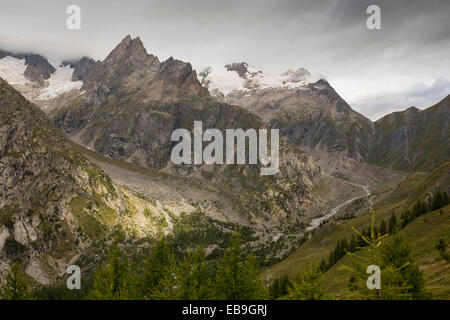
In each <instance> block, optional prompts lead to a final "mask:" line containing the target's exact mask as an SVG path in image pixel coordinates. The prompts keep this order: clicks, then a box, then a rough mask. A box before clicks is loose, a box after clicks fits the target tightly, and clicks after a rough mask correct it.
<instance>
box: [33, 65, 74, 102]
mask: <svg viewBox="0 0 450 320" xmlns="http://www.w3.org/2000/svg"><path fill="white" fill-rule="evenodd" d="M72 74H73V69H71V68H70V67H69V66H66V67H58V68H56V71H55V72H54V73H53V74H52V75H51V77H50V78H49V79H48V80H47V81H48V83H49V85H48V87H47V88H44V89H43V90H42V91H41V94H40V95H39V97H38V98H37V100H48V99H52V98H56V97H57V96H59V95H60V94H62V93H64V92H68V91H71V90H73V89H80V88H81V87H82V86H83V81H72Z"/></svg>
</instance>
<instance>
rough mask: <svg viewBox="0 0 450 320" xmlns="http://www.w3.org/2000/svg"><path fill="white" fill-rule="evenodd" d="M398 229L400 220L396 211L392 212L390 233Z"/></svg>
mask: <svg viewBox="0 0 450 320" xmlns="http://www.w3.org/2000/svg"><path fill="white" fill-rule="evenodd" d="M397 231H398V221H397V216H396V215H395V212H394V213H392V215H391V218H390V219H389V233H390V234H393V233H396V232H397Z"/></svg>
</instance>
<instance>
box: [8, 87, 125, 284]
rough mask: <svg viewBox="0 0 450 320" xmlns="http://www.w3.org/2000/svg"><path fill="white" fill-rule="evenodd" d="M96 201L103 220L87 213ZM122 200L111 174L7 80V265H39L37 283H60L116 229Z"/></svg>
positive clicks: (35, 266) (34, 268) (34, 274)
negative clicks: (72, 264) (77, 259)
mask: <svg viewBox="0 0 450 320" xmlns="http://www.w3.org/2000/svg"><path fill="white" fill-rule="evenodd" d="M93 199H96V200H95V201H97V205H98V207H99V208H101V209H98V210H97V215H95V214H94V213H92V212H89V211H88V210H85V209H84V205H83V204H84V203H87V202H89V201H94V200H93ZM119 203H120V201H119V198H118V194H117V190H116V189H115V187H114V186H113V185H112V183H111V181H110V180H109V178H108V176H106V175H105V174H104V173H103V172H102V171H101V170H100V169H99V168H98V167H97V166H95V165H93V164H92V163H90V162H89V161H88V160H86V159H85V158H84V156H82V155H80V154H78V153H76V152H75V151H73V150H72V148H71V147H70V144H69V142H68V141H67V140H66V138H65V137H64V136H63V135H62V134H61V133H59V132H58V131H57V130H56V129H55V128H54V127H53V125H52V123H51V122H50V121H49V120H47V119H46V117H45V115H44V113H43V112H42V111H41V110H40V109H39V108H38V107H37V106H35V105H33V104H31V103H30V102H28V101H27V100H26V99H25V98H24V97H22V96H21V95H20V94H19V93H18V92H17V91H15V90H14V89H13V88H12V87H11V86H9V85H8V84H7V83H6V82H5V81H4V80H2V79H0V260H2V261H3V262H6V263H11V262H12V261H17V260H19V261H20V262H21V264H22V265H24V266H25V267H26V266H28V265H30V264H31V263H34V267H33V268H31V269H29V270H35V271H36V270H37V271H36V272H37V273H35V272H31V273H29V274H30V276H32V277H35V279H36V281H39V279H40V278H39V276H37V274H38V273H39V274H41V273H44V274H46V277H45V278H46V279H47V280H48V279H54V278H55V277H56V276H57V275H58V274H59V273H60V272H61V270H59V269H58V268H59V267H63V266H64V265H65V264H66V263H68V261H70V260H71V259H72V258H73V257H74V256H76V255H77V254H78V253H79V252H80V251H81V250H82V248H83V247H85V246H87V245H88V244H89V243H91V241H93V240H95V239H96V237H97V236H99V235H100V234H102V233H106V232H108V230H109V229H110V228H111V227H112V226H113V225H114V221H115V220H116V219H117V218H118V213H119V212H120V210H121V209H120V205H119ZM102 210H103V211H102ZM106 212H108V215H107V218H106V216H103V214H106ZM92 228H94V229H92ZM97 228H98V229H97ZM36 259H37V260H36ZM36 263H37V265H36ZM37 266H39V267H37ZM57 266H59V267H57ZM27 270H28V269H27Z"/></svg>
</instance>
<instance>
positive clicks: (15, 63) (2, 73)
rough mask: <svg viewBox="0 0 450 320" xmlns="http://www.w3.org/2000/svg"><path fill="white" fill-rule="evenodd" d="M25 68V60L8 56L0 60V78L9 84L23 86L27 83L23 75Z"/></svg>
mask: <svg viewBox="0 0 450 320" xmlns="http://www.w3.org/2000/svg"><path fill="white" fill-rule="evenodd" d="M26 68H27V66H26V65H25V59H17V58H14V57H9V56H8V57H4V58H3V59H0V77H1V78H3V79H4V80H6V82H8V83H9V84H18V85H25V84H26V83H27V82H28V80H27V78H25V76H24V75H23V73H24V72H25V69H26Z"/></svg>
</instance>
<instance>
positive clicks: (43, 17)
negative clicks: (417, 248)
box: [0, 0, 450, 120]
mask: <svg viewBox="0 0 450 320" xmlns="http://www.w3.org/2000/svg"><path fill="white" fill-rule="evenodd" d="M71 4H76V5H78V6H79V7H80V8H81V14H82V16H81V30H68V29H67V28H66V20H67V18H68V16H69V15H68V14H66V8H67V7H68V6H69V5H71ZM370 4H376V5H379V6H380V8H381V27H382V29H381V30H369V29H368V28H367V27H366V20H367V18H368V17H369V15H368V14H367V13H366V9H367V7H368V6H369V5H370ZM449 17H450V0H426V1H425V0H424V1H418V0H390V1H379V0H367V1H366V0H327V1H325V0H323V1H322V0H311V1H309V0H308V1H302V0H273V1H269V0H238V1H237V0H227V1H223V0H222V1H216V0H179V1H171V0H160V1H159V0H156V1H152V0H127V1H111V0H109V1H103V0H97V1H93V0H90V1H82V0H70V1H65V0H53V1H50V0H36V1H30V0H26V1H24V0H15V1H10V0H8V1H6V0H0V48H3V49H9V50H21V51H30V50H32V51H35V52H39V53H42V54H43V55H45V56H47V57H48V58H49V60H51V61H53V62H54V61H60V60H61V59H63V58H74V57H79V56H82V55H88V56H91V57H93V58H95V59H99V60H101V59H104V58H105V57H106V55H107V54H108V53H109V51H111V49H112V48H113V47H114V46H115V45H116V44H117V43H118V42H119V41H120V40H121V39H122V38H124V37H125V36H126V35H127V34H131V36H132V37H136V36H139V37H140V38H141V39H142V41H143V42H144V44H145V46H146V48H147V51H148V52H150V53H152V54H155V55H157V56H158V57H159V58H160V59H161V60H164V59H167V58H168V57H170V56H173V57H174V58H177V59H180V60H183V61H188V62H191V63H192V65H193V66H194V68H196V69H197V70H200V69H202V68H203V67H206V66H212V67H215V66H216V67H217V66H223V65H224V64H226V63H230V62H240V61H246V62H247V63H249V65H251V66H253V67H255V68H258V69H261V70H263V71H265V72H268V73H275V74H279V73H281V72H284V71H285V70H287V69H297V68H299V67H304V68H306V69H308V70H309V71H310V72H311V73H313V74H321V75H323V76H324V77H325V78H326V79H327V80H328V81H329V82H330V83H331V85H332V86H333V87H334V88H335V89H336V91H337V92H338V93H339V94H340V95H341V96H342V97H343V98H344V99H345V100H346V101H347V102H348V103H349V104H350V105H351V106H352V107H353V108H354V109H355V110H357V111H359V112H361V113H362V114H364V115H365V116H367V117H369V118H371V119H373V120H374V119H377V118H379V117H381V116H383V115H385V114H387V113H390V112H392V111H396V110H403V109H405V108H407V107H410V106H413V105H414V106H416V107H418V108H422V109H423V108H426V107H429V106H431V105H433V104H434V103H436V102H438V101H439V100H441V99H442V98H444V97H445V96H446V95H448V94H450V18H449Z"/></svg>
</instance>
